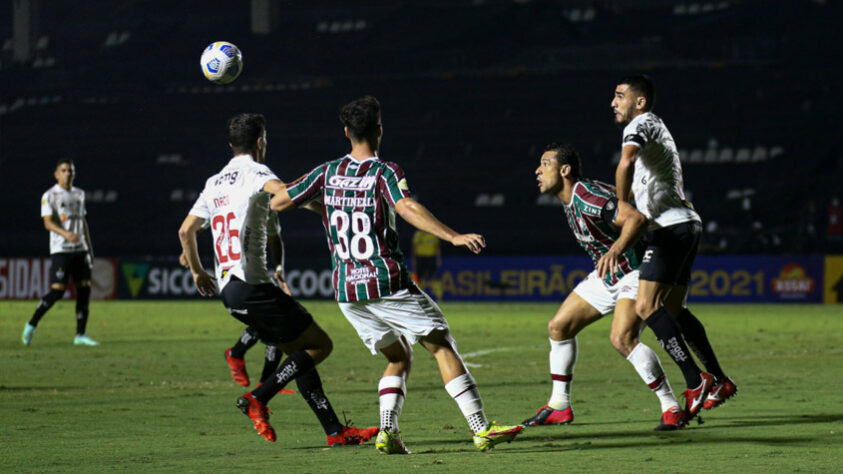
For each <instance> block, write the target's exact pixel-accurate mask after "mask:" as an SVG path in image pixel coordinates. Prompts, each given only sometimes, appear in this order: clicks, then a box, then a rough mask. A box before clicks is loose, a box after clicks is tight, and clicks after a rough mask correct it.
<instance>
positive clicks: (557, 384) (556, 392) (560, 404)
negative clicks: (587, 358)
mask: <svg viewBox="0 0 843 474" xmlns="http://www.w3.org/2000/svg"><path fill="white" fill-rule="evenodd" d="M548 339H549V340H550V378H551V379H552V380H553V391H552V392H551V393H550V400H549V401H548V402H547V404H548V406H550V408H553V409H554V410H564V409H566V408H568V407H570V406H571V382H572V379H573V378H574V364H576V363H577V338H576V337H573V338H571V339H565V340H564V341H554V340H553V339H550V338H548Z"/></svg>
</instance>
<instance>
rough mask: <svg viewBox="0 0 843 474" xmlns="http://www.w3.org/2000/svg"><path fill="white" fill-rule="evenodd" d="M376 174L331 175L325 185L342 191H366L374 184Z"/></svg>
mask: <svg viewBox="0 0 843 474" xmlns="http://www.w3.org/2000/svg"><path fill="white" fill-rule="evenodd" d="M376 180H377V176H337V175H335V176H331V177H330V178H328V184H327V185H326V186H325V187H326V188H330V189H341V190H343V191H368V190H369V189H371V188H372V186H374V184H375V181H376Z"/></svg>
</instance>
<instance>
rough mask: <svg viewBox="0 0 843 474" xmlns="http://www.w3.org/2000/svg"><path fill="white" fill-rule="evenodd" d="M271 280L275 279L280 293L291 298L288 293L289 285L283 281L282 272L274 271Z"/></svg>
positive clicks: (290, 293)
mask: <svg viewBox="0 0 843 474" xmlns="http://www.w3.org/2000/svg"><path fill="white" fill-rule="evenodd" d="M273 278H275V282H276V283H278V287H279V288H281V291H283V292H284V293H287V294H288V295H290V296H293V293H292V292H291V291H290V285H288V284H287V281H286V280H284V270H280V269H279V270H275V275H273Z"/></svg>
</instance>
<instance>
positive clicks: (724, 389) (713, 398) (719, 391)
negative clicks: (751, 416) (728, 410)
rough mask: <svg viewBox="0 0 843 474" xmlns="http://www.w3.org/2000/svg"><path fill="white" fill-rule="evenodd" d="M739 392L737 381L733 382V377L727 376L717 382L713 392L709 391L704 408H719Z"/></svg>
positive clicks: (712, 389)
mask: <svg viewBox="0 0 843 474" xmlns="http://www.w3.org/2000/svg"><path fill="white" fill-rule="evenodd" d="M737 393H738V386H737V385H735V382H733V381H732V379H730V378H729V377H726V378H725V379H723V381H722V382H718V383H716V384H715V385H714V387H712V388H711V392H709V393H708V399H707V400H706V401H705V403H704V404H703V408H705V409H706V410H711V409H712V408H717V407H719V406H720V405H722V404H724V403H726V400H728V399H730V398H732V397H734V396H735V395H737Z"/></svg>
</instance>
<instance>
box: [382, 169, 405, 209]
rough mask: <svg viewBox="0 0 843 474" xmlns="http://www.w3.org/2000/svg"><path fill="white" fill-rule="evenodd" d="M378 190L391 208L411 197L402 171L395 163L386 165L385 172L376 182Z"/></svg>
mask: <svg viewBox="0 0 843 474" xmlns="http://www.w3.org/2000/svg"><path fill="white" fill-rule="evenodd" d="M378 189H380V192H381V195H383V196H384V197H385V198H386V200H387V201H389V205H390V206H392V207H395V203H397V202H398V201H400V200H402V199H404V198H407V197H410V196H411V194H410V186H409V185H408V184H407V178H405V177H404V171H403V170H402V169H401V167H400V166H398V165H397V164H395V163H386V170H385V171H384V172H383V174H382V175H381V178H380V180H379V181H378Z"/></svg>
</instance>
